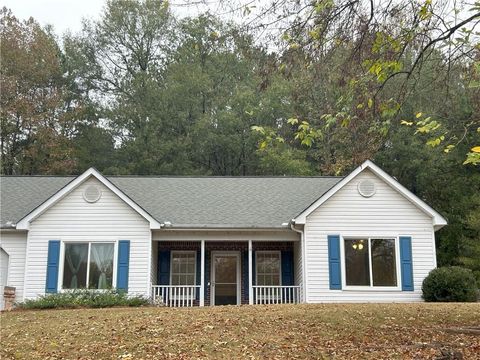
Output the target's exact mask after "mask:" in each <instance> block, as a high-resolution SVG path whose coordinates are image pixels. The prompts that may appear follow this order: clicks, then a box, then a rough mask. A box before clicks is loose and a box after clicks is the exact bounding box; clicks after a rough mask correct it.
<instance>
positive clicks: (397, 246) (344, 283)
mask: <svg viewBox="0 0 480 360" xmlns="http://www.w3.org/2000/svg"><path fill="white" fill-rule="evenodd" d="M361 238H363V239H366V240H367V241H368V265H369V273H370V274H369V276H370V285H358V286H357V285H353V286H352V285H347V269H346V261H345V240H352V239H361ZM375 239H380V240H381V239H387V240H388V239H390V240H395V271H396V279H397V285H396V286H373V269H372V256H371V246H370V242H371V240H375ZM340 240H341V241H340V265H341V269H342V271H341V272H342V290H345V291H350V290H351V291H402V274H401V268H400V240H399V236H397V235H385V236H362V235H358V236H346V237H344V236H341V235H340Z"/></svg>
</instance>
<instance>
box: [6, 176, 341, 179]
mask: <svg viewBox="0 0 480 360" xmlns="http://www.w3.org/2000/svg"><path fill="white" fill-rule="evenodd" d="M77 176H78V175H0V178H14V177H20V178H75V177H77ZM104 176H105V177H106V178H133V179H138V178H145V179H154V178H185V179H325V178H333V179H341V178H344V177H345V176H334V175H313V176H308V175H286V176H282V175H246V176H244V175H238V176H235V175H226V176H223V175H104Z"/></svg>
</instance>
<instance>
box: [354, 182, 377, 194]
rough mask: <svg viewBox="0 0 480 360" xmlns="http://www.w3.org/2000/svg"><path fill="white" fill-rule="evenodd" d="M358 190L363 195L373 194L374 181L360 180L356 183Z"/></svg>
mask: <svg viewBox="0 0 480 360" xmlns="http://www.w3.org/2000/svg"><path fill="white" fill-rule="evenodd" d="M358 192H359V194H360V195H362V196H363V197H370V196H373V195H375V183H374V182H373V181H372V180H362V181H360V182H359V183H358Z"/></svg>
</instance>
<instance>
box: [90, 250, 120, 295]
mask: <svg viewBox="0 0 480 360" xmlns="http://www.w3.org/2000/svg"><path fill="white" fill-rule="evenodd" d="M113 249H114V247H113V244H92V245H91V250H90V251H91V252H90V274H89V277H90V280H89V282H88V287H89V288H91V289H109V288H111V287H112V280H113Z"/></svg>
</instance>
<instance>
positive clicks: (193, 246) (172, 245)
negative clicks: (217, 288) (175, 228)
mask: <svg viewBox="0 0 480 360" xmlns="http://www.w3.org/2000/svg"><path fill="white" fill-rule="evenodd" d="M252 248H253V252H254V253H255V251H287V250H290V251H293V242H287V241H278V242H255V241H254V242H253V243H252ZM162 250H170V251H176V250H177V251H182V250H183V251H185V250H190V251H200V242H199V241H159V242H158V251H162ZM212 251H239V252H240V259H241V274H240V277H241V284H240V289H241V303H242V304H248V241H238V242H228V243H225V242H214V241H210V242H205V306H210V286H209V285H208V284H209V283H210V281H211V279H210V272H211V271H210V270H211V253H212ZM158 266H160V264H158ZM157 271H158V269H157ZM254 282H255V279H254Z"/></svg>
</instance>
